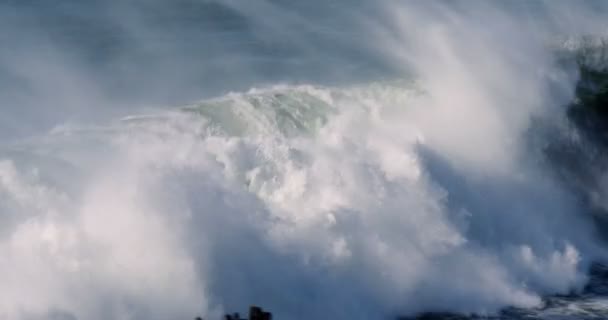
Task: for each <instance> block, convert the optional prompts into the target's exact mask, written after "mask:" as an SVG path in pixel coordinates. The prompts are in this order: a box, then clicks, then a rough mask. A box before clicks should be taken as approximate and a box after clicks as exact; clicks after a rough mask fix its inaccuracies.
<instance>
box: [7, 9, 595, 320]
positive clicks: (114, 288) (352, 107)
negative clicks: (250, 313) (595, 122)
mask: <svg viewBox="0 0 608 320" xmlns="http://www.w3.org/2000/svg"><path fill="white" fill-rule="evenodd" d="M482 8H483V10H482V9H480V10H481V11H480V12H483V15H479V14H475V13H472V17H474V18H475V19H467V17H464V18H463V17H461V16H460V15H457V14H452V13H451V12H444V11H442V10H439V11H438V12H435V11H432V12H433V13H432V14H431V13H428V12H427V11H425V10H427V9H424V10H423V9H420V8H417V9H416V10H414V11H413V12H412V11H408V10H402V8H400V7H395V8H394V10H393V13H394V14H393V15H391V16H392V17H393V19H391V20H390V21H391V23H390V24H389V25H387V26H385V27H386V29H383V28H380V27H378V28H377V29H376V30H375V31H373V32H372V33H373V34H376V35H380V34H382V35H383V36H382V38H381V39H380V40H378V45H380V44H382V47H383V48H386V51H387V52H388V53H389V54H387V60H391V61H399V63H402V64H403V67H404V68H405V66H407V69H409V70H413V71H414V72H415V74H416V77H414V78H412V79H414V80H403V81H387V82H372V83H363V84H361V85H348V86H335V87H327V86H314V85H281V86H274V87H266V88H261V89H252V90H251V91H249V92H247V93H231V94H227V95H224V96H222V97H219V98H216V99H211V100H205V101H203V102H200V103H198V104H194V105H191V106H188V107H185V108H180V109H173V110H170V111H168V110H160V111H158V112H157V113H154V114H141V115H133V116H130V117H127V118H125V119H122V120H116V121H114V122H110V123H102V124H97V125H85V124H82V125H73V124H71V125H70V124H66V125H61V126H57V127H56V128H55V129H54V130H52V131H51V132H49V133H48V134H44V135H42V136H38V137H34V138H30V139H26V140H22V141H19V142H13V143H10V144H5V145H4V146H3V148H2V151H1V160H0V199H1V202H0V219H1V220H0V221H1V227H0V284H2V285H1V286H0V296H1V299H0V319H74V318H75V319H90V320H97V319H134V320H135V319H159V320H160V319H190V318H193V317H194V316H195V315H198V314H200V315H203V316H205V317H208V318H212V319H213V318H219V316H220V315H221V314H222V312H223V311H234V310H243V309H244V308H245V307H246V306H248V305H250V304H258V305H262V306H263V307H264V308H267V309H269V310H272V311H273V312H274V313H275V315H276V317H277V318H278V319H302V318H317V319H324V318H334V319H346V318H348V319H370V318H379V317H390V316H394V315H397V314H411V313H414V312H419V311H429V310H449V311H463V312H490V313H491V312H495V311H496V310H498V309H499V308H500V307H503V306H506V305H516V306H523V307H529V306H535V305H538V304H539V303H540V297H541V296H542V295H544V294H550V293H567V292H569V291H570V290H576V289H580V288H581V286H582V285H583V284H584V283H585V280H586V276H585V273H586V267H587V265H588V263H589V262H591V261H593V260H596V259H602V258H604V255H605V251H604V250H605V249H604V248H603V244H602V243H601V242H600V241H599V240H597V235H596V230H595V229H594V226H593V223H592V219H591V217H590V216H589V215H588V214H586V213H585V212H583V211H582V208H581V207H579V204H578V202H577V201H576V199H575V197H574V195H571V194H569V193H568V192H567V190H566V189H565V188H564V187H562V186H561V185H560V184H559V183H558V182H557V181H556V179H554V178H553V175H552V174H551V173H550V170H549V168H547V164H546V162H543V159H542V158H541V157H540V155H539V153H538V152H535V150H533V149H534V148H535V146H533V145H532V146H531V145H530V143H528V141H529V140H530V139H529V135H531V134H533V133H532V132H533V130H530V127H531V123H532V119H533V118H540V119H545V120H547V119H549V120H550V121H554V122H559V121H561V116H562V114H563V107H561V106H563V104H564V103H566V102H567V101H568V100H569V99H571V97H572V88H573V83H574V80H575V75H572V74H568V73H567V72H565V71H563V70H561V69H559V68H558V67H556V65H555V63H554V60H553V56H552V52H551V51H550V50H549V49H548V48H547V47H546V46H545V44H543V43H540V42H537V40H538V37H539V35H537V34H528V33H526V32H524V31H525V28H522V26H521V25H520V24H519V23H517V21H516V20H513V19H512V17H511V16H509V15H506V14H500V13H499V12H497V11H493V10H490V9H488V8H485V7H483V6H482ZM429 10H430V9H429ZM429 17H433V18H434V19H445V20H441V21H442V23H429V22H424V20H425V19H427V18H429ZM432 21H439V20H432ZM489 21H492V24H491V25H492V28H491V30H488V29H487V28H484V27H483V26H484V25H485V23H487V22H489ZM412 26H426V27H428V28H425V29H424V30H423V29H420V30H419V29H416V30H414V31H408V30H412V29H411V27H412ZM391 30H392V31H391ZM395 30H400V32H399V33H397V34H396V33H395ZM497 35H500V36H499V38H498V40H497V38H496V37H497ZM420 39H424V41H421V40H420ZM404 43H407V44H408V45H402V44H404ZM411 44H413V45H411ZM513 48H516V49H517V50H513ZM396 65H398V64H396ZM555 88H558V89H561V90H558V91H559V94H555V91H554V90H555ZM531 149H532V150H531Z"/></svg>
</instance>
